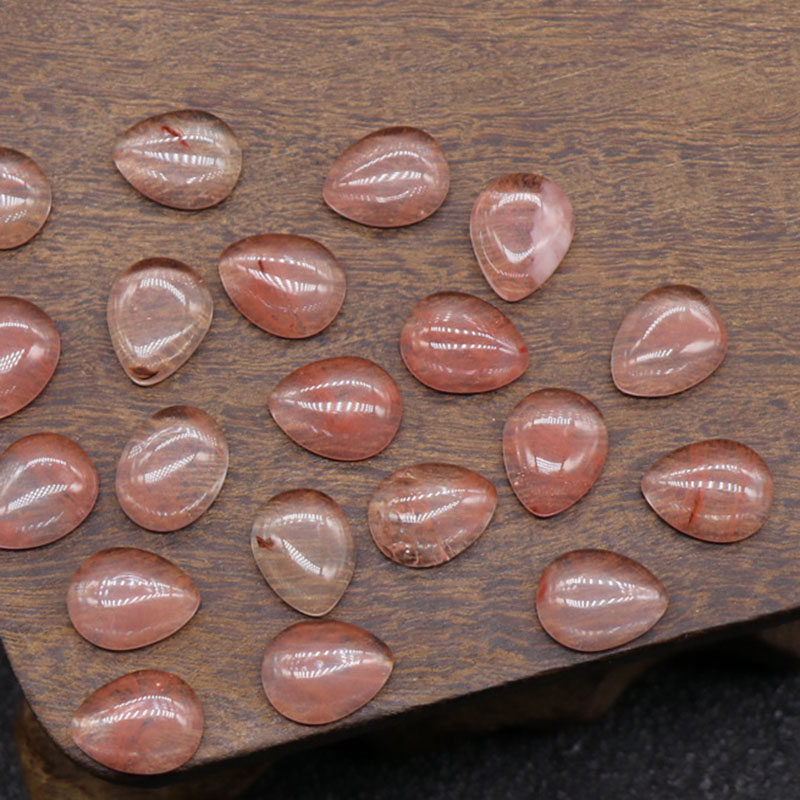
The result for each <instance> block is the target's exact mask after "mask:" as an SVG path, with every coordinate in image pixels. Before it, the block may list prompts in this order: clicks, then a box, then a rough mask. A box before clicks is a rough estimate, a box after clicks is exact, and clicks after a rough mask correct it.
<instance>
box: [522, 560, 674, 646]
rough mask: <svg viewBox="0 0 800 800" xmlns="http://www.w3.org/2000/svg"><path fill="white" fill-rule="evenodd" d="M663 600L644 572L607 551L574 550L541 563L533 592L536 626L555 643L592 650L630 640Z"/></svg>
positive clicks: (657, 615)
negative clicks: (536, 617) (549, 561)
mask: <svg viewBox="0 0 800 800" xmlns="http://www.w3.org/2000/svg"><path fill="white" fill-rule="evenodd" d="M668 604H669V599H668V597H667V592H666V590H665V589H664V587H663V586H662V585H661V582H660V581H659V580H658V579H657V578H656V577H655V575H653V574H652V573H651V572H650V571H649V570H647V569H646V568H645V567H643V566H642V565H641V564H639V563H638V562H636V561H633V560H632V559H630V558H628V557H627V556H623V555H619V554H618V553H612V552H610V551H608V550H574V551H572V552H570V553H565V554H564V555H561V556H559V557H558V558H556V559H555V560H554V561H552V562H551V563H550V564H548V565H547V567H546V568H545V570H544V572H543V573H542V576H541V578H540V579H539V587H538V591H537V595H536V613H537V614H538V616H539V622H541V624H542V627H543V628H544V629H545V630H546V631H547V633H549V634H550V636H552V637H553V638H554V639H555V640H556V641H557V642H559V643H560V644H563V645H564V646H565V647H569V648H571V649H573V650H580V651H583V652H586V653H593V652H597V651H599V650H608V649H610V648H612V647H619V646H620V645H623V644H626V643H627V642H630V641H633V640H634V639H636V638H638V637H639V636H641V635H642V634H644V633H646V632H647V631H649V630H650V628H652V627H653V626H654V625H655V624H656V623H657V622H658V621H659V620H660V619H661V617H662V616H663V615H664V612H665V611H666V610H667V606H668Z"/></svg>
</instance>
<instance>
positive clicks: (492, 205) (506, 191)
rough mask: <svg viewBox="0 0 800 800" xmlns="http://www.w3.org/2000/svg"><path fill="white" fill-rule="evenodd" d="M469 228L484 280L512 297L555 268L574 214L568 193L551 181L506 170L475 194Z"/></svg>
mask: <svg viewBox="0 0 800 800" xmlns="http://www.w3.org/2000/svg"><path fill="white" fill-rule="evenodd" d="M469 232H470V236H471V238H472V248H473V250H474V251H475V257H476V258H477V259H478V265H479V266H480V268H481V271H482V272H483V274H484V277H485V278H486V280H487V281H488V282H489V286H491V287H492V289H494V291H495V292H497V294H498V295H499V296H500V297H502V298H503V300H509V301H512V302H513V301H516V300H522V299H523V298H524V297H527V296H528V295H529V294H531V293H532V292H535V291H536V290H537V289H538V288H539V287H540V286H541V285H542V284H543V283H544V282H545V281H546V280H547V279H548V278H549V277H550V276H551V275H552V274H553V273H554V272H555V271H556V268H557V267H558V265H559V264H560V263H561V260H562V259H563V258H564V256H565V255H566V253H567V250H568V249H569V246H570V243H571V242H572V236H573V234H574V232H575V219H574V216H573V213H572V205H571V204H570V202H569V198H568V197H567V196H566V195H565V194H564V192H563V191H562V190H561V188H560V187H559V186H558V185H557V184H555V183H553V181H551V180H549V179H548V178H543V177H542V176H541V175H530V174H527V173H512V174H511V175H503V176H502V177H501V178H496V179H495V180H493V181H492V182H491V183H490V184H489V185H488V186H487V187H486V188H485V189H484V190H483V191H482V192H481V193H480V194H479V195H478V199H477V200H476V201H475V205H474V207H473V209H472V216H471V217H470V222H469Z"/></svg>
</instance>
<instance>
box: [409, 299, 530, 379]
mask: <svg viewBox="0 0 800 800" xmlns="http://www.w3.org/2000/svg"><path fill="white" fill-rule="evenodd" d="M400 354H401V355H402V356H403V361H405V363H406V366H407V367H408V369H409V371H410V372H411V374H412V375H414V377H415V378H417V379H418V380H420V381H422V383H424V384H425V385H426V386H430V387H431V388H432V389H437V390H438V391H440V392H454V393H457V394H470V393H472V392H489V391H491V390H493V389H499V388H500V387H501V386H505V385H506V384H509V383H511V382H512V381H515V380H516V379H517V378H518V377H519V376H520V375H522V373H523V372H525V370H526V369H527V367H528V348H527V347H526V345H525V342H524V341H523V339H522V336H520V333H519V331H518V330H517V329H516V327H515V326H514V323H513V322H511V320H510V319H509V318H508V317H507V316H506V315H505V314H503V313H502V312H501V311H498V310H497V309H496V308H495V307H494V306H492V305H490V304H489V303H487V302H486V301H485V300H481V299H480V298H479V297H475V296H473V295H471V294H463V293H461V292H439V293H437V294H432V295H429V296H428V297H426V298H425V299H424V300H420V302H419V303H417V304H416V305H415V306H414V309H413V310H412V312H411V316H410V318H409V319H408V321H407V322H406V324H405V325H404V326H403V330H402V332H401V334H400Z"/></svg>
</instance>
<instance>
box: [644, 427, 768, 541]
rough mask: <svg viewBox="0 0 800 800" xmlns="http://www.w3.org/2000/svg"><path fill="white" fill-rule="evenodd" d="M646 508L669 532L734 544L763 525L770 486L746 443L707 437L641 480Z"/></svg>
mask: <svg viewBox="0 0 800 800" xmlns="http://www.w3.org/2000/svg"><path fill="white" fill-rule="evenodd" d="M642 494H643V495H644V497H645V499H646V500H647V502H648V503H649V504H650V507H651V508H652V509H653V510H654V511H655V512H656V514H658V516H659V517H661V519H663V520H664V521H665V522H667V523H669V524H670V525H672V527H673V528H676V529H677V530H679V531H681V532H682V533H686V534H688V535H689V536H693V537H694V538H695V539H702V540H703V541H706V542H738V541H739V540H741V539H746V538H747V537H748V536H752V535H753V534H754V533H755V532H756V531H757V530H758V529H759V528H761V526H762V525H763V524H764V523H765V522H766V519H767V516H768V515H769V510H770V507H771V506H772V498H773V494H774V487H773V481H772V475H771V474H770V471H769V467H767V465H766V464H765V463H764V460H763V459H762V458H761V456H759V455H758V453H756V452H755V451H754V450H751V449H750V448H749V447H747V445H744V444H741V443H740V442H733V441H730V440H729V439H710V440H708V441H705V442H695V443H694V444H690V445H687V446H686V447H680V448H678V449H677V450H674V451H673V452H672V453H669V454H667V455H665V456H664V457H663V458H661V459H659V460H658V461H656V463H655V464H653V466H652V467H650V469H649V470H648V471H647V472H646V473H645V476H644V477H643V478H642Z"/></svg>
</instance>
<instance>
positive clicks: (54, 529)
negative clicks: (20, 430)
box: [0, 433, 98, 550]
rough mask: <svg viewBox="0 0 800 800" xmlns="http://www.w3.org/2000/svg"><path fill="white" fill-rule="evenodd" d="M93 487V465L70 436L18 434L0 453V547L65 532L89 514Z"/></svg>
mask: <svg viewBox="0 0 800 800" xmlns="http://www.w3.org/2000/svg"><path fill="white" fill-rule="evenodd" d="M97 492H98V478H97V470H96V469H95V467H94V464H93V463H92V460H91V459H90V458H89V456H88V455H86V453H85V452H84V450H83V448H81V447H80V446H79V445H77V444H76V443H75V442H73V441H72V439H68V438H67V437H66V436H61V435H60V434H58V433H34V434H33V435H31V436H25V437H23V438H22V439H18V440H17V441H16V442H14V443H13V444H12V445H10V446H9V447H8V448H7V449H6V450H5V452H4V453H3V454H2V455H0V548H2V549H5V550H23V549H26V548H28V547H40V546H41V545H44V544H49V543H50V542H55V541H56V540H57V539H60V538H61V537H62V536H66V535H67V534H68V533H70V532H71V531H74V530H75V528H77V527H78V525H80V524H81V522H83V520H84V519H86V517H88V516H89V512H90V511H91V510H92V508H94V504H95V502H96V501H97Z"/></svg>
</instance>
